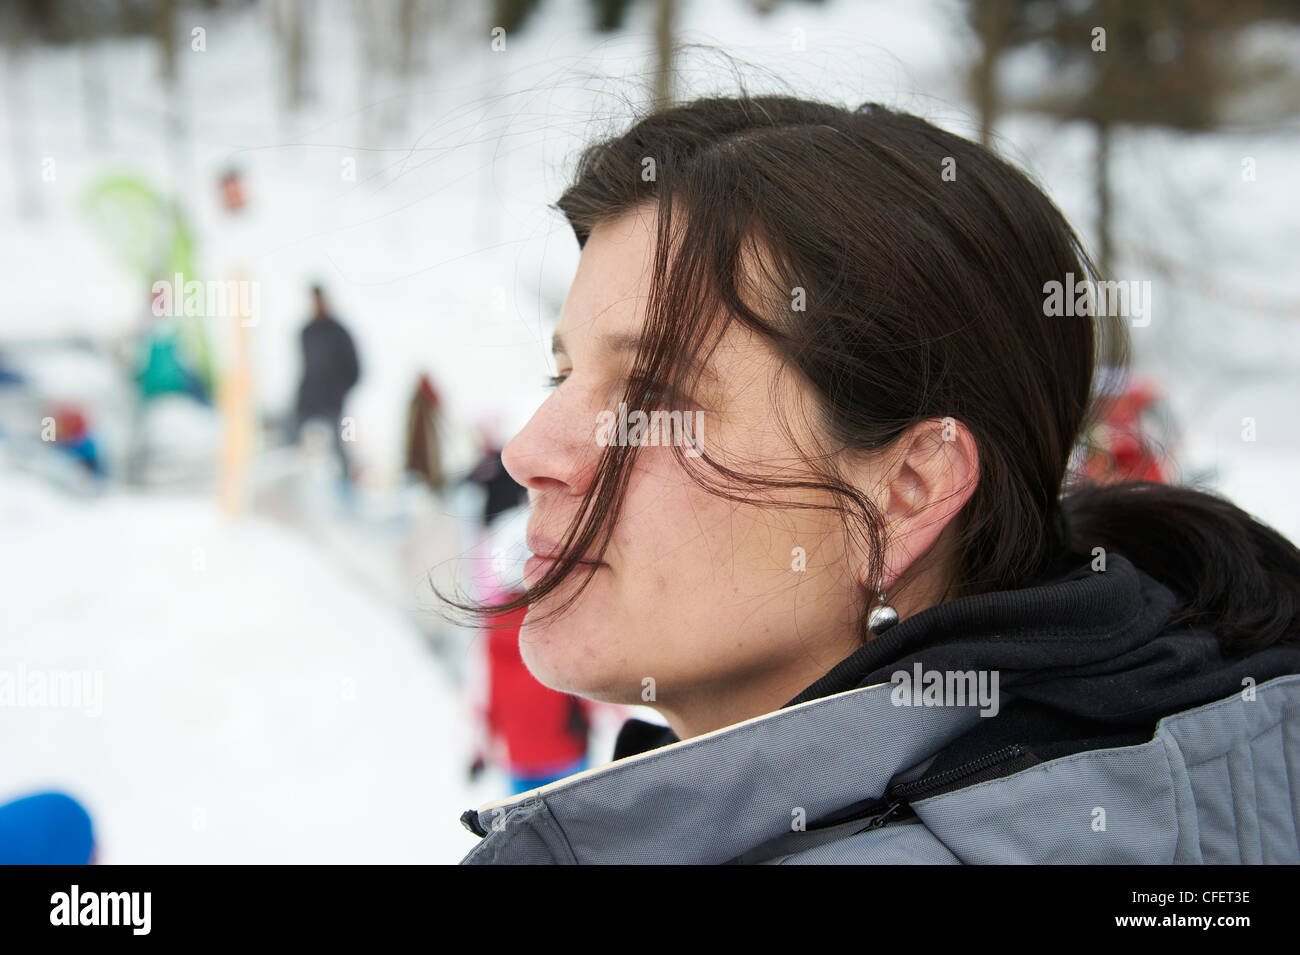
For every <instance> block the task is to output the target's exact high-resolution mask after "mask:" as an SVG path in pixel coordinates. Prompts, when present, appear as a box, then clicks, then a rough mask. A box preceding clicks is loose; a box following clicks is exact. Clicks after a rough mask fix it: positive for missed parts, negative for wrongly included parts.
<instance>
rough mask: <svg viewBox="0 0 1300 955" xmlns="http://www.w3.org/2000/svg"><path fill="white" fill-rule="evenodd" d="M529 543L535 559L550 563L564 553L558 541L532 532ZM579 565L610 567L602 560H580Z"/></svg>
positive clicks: (529, 533)
mask: <svg viewBox="0 0 1300 955" xmlns="http://www.w3.org/2000/svg"><path fill="white" fill-rule="evenodd" d="M527 541H528V550H529V551H530V552H531V553H532V555H533V556H534V557H538V558H540V559H542V560H550V561H554V560H559V559H560V553H561V551H562V548H561V547H560V545H559V543H558V542H557V541H554V540H551V539H550V538H549V537H543V536H541V535H540V534H535V533H533V532H532V531H529V532H528V536H527ZM578 563H580V564H594V565H595V566H597V567H608V566H609V565H608V564H606V563H605V562H604V561H601V560H579V561H578Z"/></svg>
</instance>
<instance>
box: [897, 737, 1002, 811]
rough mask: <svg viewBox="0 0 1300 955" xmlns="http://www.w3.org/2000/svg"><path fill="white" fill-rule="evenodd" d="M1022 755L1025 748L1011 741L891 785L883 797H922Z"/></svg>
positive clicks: (909, 799) (898, 798)
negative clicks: (939, 770)
mask: <svg viewBox="0 0 1300 955" xmlns="http://www.w3.org/2000/svg"><path fill="white" fill-rule="evenodd" d="M1023 755H1025V748H1024V747H1023V746H1021V745H1020V744H1019V743H1012V744H1011V745H1010V746H1003V747H1002V748H1001V749H995V750H994V751H993V752H991V753H985V754H984V755H983V756H981V757H980V758H979V759H973V760H971V761H970V762H969V763H964V764H963V765H961V766H955V767H953V768H952V769H946V770H944V771H943V772H941V773H935V774H934V775H933V776H927V777H926V778H925V779H918V780H915V781H913V782H910V783H899V784H898V785H897V786H891V787H889V789H887V790H886V791H885V798H886V799H889V800H890V801H899V800H901V801H903V802H910V801H911V800H913V799H916V798H922V799H924V798H925V795H926V794H932V793H939V792H941V791H942V790H944V789H946V788H948V787H950V786H951V785H952V784H953V783H955V782H958V781H959V780H962V779H965V778H966V777H967V776H973V775H975V774H976V773H979V772H983V771H984V770H986V769H991V768H992V767H994V766H996V765H997V764H998V763H1004V762H1006V761H1007V760H1009V759H1016V758H1018V757H1020V756H1023Z"/></svg>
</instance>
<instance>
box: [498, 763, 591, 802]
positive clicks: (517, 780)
mask: <svg viewBox="0 0 1300 955" xmlns="http://www.w3.org/2000/svg"><path fill="white" fill-rule="evenodd" d="M586 768H587V757H586V756H583V757H582V758H581V759H579V760H577V761H576V762H572V763H569V764H567V765H565V766H559V767H557V768H555V769H553V770H551V771H550V772H548V773H543V774H541V775H539V776H516V775H515V774H514V773H511V774H510V786H511V795H514V796H518V795H519V794H520V793H524V792H528V790H530V789H537V788H538V787H539V786H545V785H546V784H547V783H553V782H555V781H556V780H557V779H563V778H564V777H565V776H572V775H573V774H574V773H580V772H582V771H583V770H584V769H586Z"/></svg>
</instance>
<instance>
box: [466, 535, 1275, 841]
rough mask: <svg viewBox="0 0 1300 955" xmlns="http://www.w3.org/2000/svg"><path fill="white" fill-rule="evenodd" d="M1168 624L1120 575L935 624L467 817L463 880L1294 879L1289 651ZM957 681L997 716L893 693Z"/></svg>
mask: <svg viewBox="0 0 1300 955" xmlns="http://www.w3.org/2000/svg"><path fill="white" fill-rule="evenodd" d="M1173 605H1174V604H1173V597H1172V594H1170V593H1169V591H1167V590H1166V589H1165V588H1163V587H1162V586H1161V585H1160V584H1158V583H1155V582H1154V581H1153V580H1152V579H1151V578H1150V577H1148V576H1147V575H1145V574H1143V573H1142V572H1140V571H1138V570H1136V568H1134V567H1133V566H1132V565H1131V564H1128V563H1127V562H1126V561H1123V559H1122V558H1118V559H1116V560H1115V561H1114V563H1113V565H1112V567H1111V570H1110V571H1108V572H1107V573H1106V574H1105V575H1091V574H1089V573H1087V572H1086V571H1083V570H1080V571H1078V572H1075V573H1074V574H1072V575H1069V576H1067V577H1066V578H1064V579H1063V580H1062V581H1060V582H1056V583H1054V584H1053V585H1051V586H1044V587H1039V588H1033V589H1030V590H1026V591H1015V592H1009V593H1008V594H986V595H981V596H979V597H973V598H965V599H964V600H959V601H955V602H953V603H952V604H947V605H941V607H940V608H932V609H931V610H929V611H925V612H924V613H922V614H918V615H917V616H916V618H913V619H912V620H909V621H904V623H903V624H900V625H899V626H898V627H895V628H894V630H892V631H890V632H889V633H887V634H886V635H885V636H883V637H880V638H877V639H876V640H874V641H872V642H871V643H870V644H868V645H867V647H864V649H863V650H862V651H860V652H859V654H856V655H855V657H859V656H860V657H861V659H856V660H855V658H854V657H851V658H850V659H849V660H846V661H844V663H842V664H841V665H840V666H839V667H837V668H836V669H835V670H832V671H831V673H829V674H828V675H827V677H825V678H823V680H820V681H818V684H816V685H814V687H810V688H809V690H808V691H805V694H801V697H799V698H796V699H795V700H794V701H792V702H791V703H790V704H787V705H786V706H785V707H783V708H782V709H779V710H777V711H775V712H772V713H767V714H765V715H762V716H759V717H756V718H754V719H751V720H748V721H746V722H743V723H739V724H736V725H734V726H728V727H725V728H723V729H720V730H717V731H715V732H712V733H708V734H705V735H703V736H699V737H694V738H691V739H688V740H684V741H677V742H669V743H667V744H665V745H661V746H658V747H656V748H652V749H648V750H646V751H644V752H640V753H637V754H634V755H628V756H626V757H624V758H621V759H616V760H615V761H613V762H611V763H609V764H607V765H604V766H599V767H596V768H593V769H591V770H588V771H586V772H583V773H580V774H577V775H575V776H571V777H569V778H567V779H563V780H560V781H559V782H556V783H552V784H550V785H548V786H545V787H543V788H541V789H538V790H534V791H532V792H530V793H525V794H523V795H520V796H515V797H512V798H509V799H503V800H499V801H496V802H492V803H489V804H487V805H485V806H483V807H480V808H479V809H478V810H471V811H469V812H467V813H465V815H464V816H463V817H462V821H463V822H464V823H465V824H466V825H467V826H469V827H470V828H471V829H472V830H474V831H475V832H477V833H478V834H480V835H482V836H483V840H482V842H480V843H479V844H478V845H477V846H475V847H474V849H473V850H472V851H470V853H469V854H468V855H467V856H466V857H465V859H464V860H463V862H464V864H494V863H545V864H558V863H788V864H794V863H959V862H961V863H1300V837H1298V836H1297V833H1298V832H1300V675H1292V674H1293V673H1295V672H1296V671H1300V666H1297V665H1296V664H1297V662H1300V661H1298V660H1297V657H1298V656H1300V651H1297V650H1295V649H1294V648H1281V647H1275V648H1270V649H1269V650H1268V651H1265V652H1262V653H1259V654H1255V655H1253V656H1251V657H1248V658H1246V659H1243V660H1224V659H1223V658H1222V657H1221V656H1219V654H1218V650H1217V643H1216V642H1215V640H1214V637H1213V636H1212V635H1211V634H1209V633H1208V632H1201V631H1194V630H1189V629H1187V628H1185V627H1180V628H1170V627H1168V626H1167V623H1168V618H1169V615H1170V612H1171V611H1172V609H1173ZM1085 611H1087V614H1086V615H1083V616H1081V615H1082V614H1084V613H1085ZM921 618H925V619H921ZM909 624H910V626H909ZM899 631H902V633H898V632H899ZM864 661H865V663H864ZM882 661H889V662H888V663H884V664H883V665H878V664H881V663H882ZM959 661H962V662H964V664H965V666H967V667H969V668H970V669H971V670H973V671H980V670H986V669H987V670H994V671H996V672H999V673H1001V675H1002V680H1001V685H1000V687H999V692H998V694H997V700H998V706H997V713H996V715H991V710H992V709H993V708H992V707H989V706H987V705H975V704H972V701H971V700H969V699H968V700H965V701H963V702H964V703H965V704H966V705H955V704H954V702H953V700H952V699H942V700H938V701H936V702H937V705H927V704H922V705H917V703H918V702H919V700H920V698H919V697H918V696H915V695H913V694H912V693H910V692H903V689H902V688H903V686H904V683H905V678H904V677H903V676H901V674H907V673H911V672H912V671H913V667H914V666H915V665H916V664H918V663H919V664H924V666H925V667H926V668H929V667H931V666H933V667H934V668H935V669H936V670H938V671H951V670H952V669H953V668H954V667H956V666H958V665H961V664H960V663H959ZM864 672H865V676H864ZM917 672H920V671H917ZM882 676H883V677H884V678H883V679H882ZM853 681H859V682H862V683H863V684H864V685H861V686H855V685H853ZM845 682H848V683H849V688H847V689H837V687H839V686H842V685H843V684H844V683H845ZM1225 688H1227V691H1226V692H1225ZM805 696H806V697H808V698H806V699H803V698H802V697H805ZM1189 699H1191V700H1192V701H1193V703H1192V705H1189V703H1188V701H1189ZM984 702H985V703H987V702H988V701H987V700H986V701H984ZM981 714H983V715H981Z"/></svg>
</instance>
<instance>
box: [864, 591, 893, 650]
mask: <svg viewBox="0 0 1300 955" xmlns="http://www.w3.org/2000/svg"><path fill="white" fill-rule="evenodd" d="M876 592H877V594H878V595H879V599H880V603H879V605H878V606H875V607H872V608H871V613H870V615H869V616H868V617H867V629H868V630H870V631H871V632H872V633H874V634H875V635H876V636H880V635H881V634H882V633H884V632H885V631H886V630H888V629H889V628H890V627H892V626H893V625H894V624H896V623H898V611H897V610H895V609H894V608H893V607H891V606H890V605H889V604H887V603H886V602H885V581H884V578H881V580H880V584H879V586H878V587H877V588H876Z"/></svg>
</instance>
